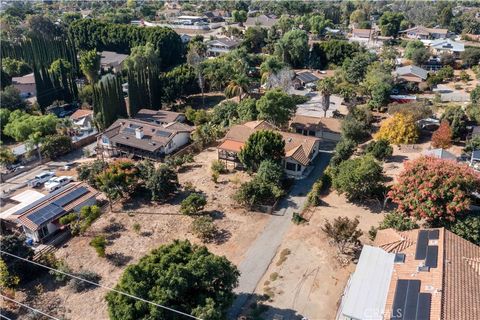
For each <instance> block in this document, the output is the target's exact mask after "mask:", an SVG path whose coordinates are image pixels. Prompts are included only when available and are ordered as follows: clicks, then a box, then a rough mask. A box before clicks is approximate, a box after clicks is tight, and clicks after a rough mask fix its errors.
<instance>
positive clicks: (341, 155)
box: [330, 138, 357, 166]
mask: <svg viewBox="0 0 480 320" xmlns="http://www.w3.org/2000/svg"><path fill="white" fill-rule="evenodd" d="M356 148H357V143H356V142H355V141H353V140H350V139H345V138H342V140H340V141H339V142H338V143H337V145H336V146H335V153H334V155H333V157H332V158H331V159H330V164H331V165H332V166H338V165H339V164H340V163H341V162H342V161H345V160H347V159H348V158H350V157H351V156H352V154H353V152H354V151H355V149H356Z"/></svg>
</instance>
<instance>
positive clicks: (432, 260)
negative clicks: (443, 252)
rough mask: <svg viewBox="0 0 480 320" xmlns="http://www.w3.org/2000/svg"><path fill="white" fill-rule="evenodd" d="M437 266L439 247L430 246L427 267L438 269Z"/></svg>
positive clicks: (426, 261) (426, 260)
mask: <svg viewBox="0 0 480 320" xmlns="http://www.w3.org/2000/svg"><path fill="white" fill-rule="evenodd" d="M437 264H438V246H428V247H427V257H426V259H425V265H426V266H428V267H430V268H436V267H437Z"/></svg>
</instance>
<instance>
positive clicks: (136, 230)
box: [133, 222, 141, 233]
mask: <svg viewBox="0 0 480 320" xmlns="http://www.w3.org/2000/svg"><path fill="white" fill-rule="evenodd" d="M140 229H141V226H140V223H138V222H135V223H134V224H133V231H135V232H136V233H139V232H140Z"/></svg>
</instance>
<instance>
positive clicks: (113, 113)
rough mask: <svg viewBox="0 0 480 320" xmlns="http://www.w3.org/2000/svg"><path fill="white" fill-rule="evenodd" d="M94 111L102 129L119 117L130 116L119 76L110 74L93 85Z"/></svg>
mask: <svg viewBox="0 0 480 320" xmlns="http://www.w3.org/2000/svg"><path fill="white" fill-rule="evenodd" d="M93 112H94V114H95V119H97V120H98V121H99V123H98V124H99V126H100V128H101V129H105V128H107V127H109V126H110V125H111V124H112V123H113V122H115V120H117V119H118V118H125V117H128V113H127V108H126V105H125V99H124V97H123V91H122V80H121V78H120V77H119V76H115V75H112V74H108V75H105V76H103V77H102V79H100V81H98V82H97V83H96V84H94V85H93Z"/></svg>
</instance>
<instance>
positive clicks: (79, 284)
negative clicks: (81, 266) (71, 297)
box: [68, 270, 101, 292]
mask: <svg viewBox="0 0 480 320" xmlns="http://www.w3.org/2000/svg"><path fill="white" fill-rule="evenodd" d="M75 275H76V276H77V277H79V278H82V279H85V280H89V281H92V282H96V283H98V282H99V281H100V279H101V277H100V275H98V274H96V273H95V272H92V271H86V270H83V271H80V272H77V273H75ZM68 286H69V287H70V289H71V290H72V291H73V292H82V291H85V290H88V289H91V288H94V287H95V286H94V285H93V284H91V283H88V282H85V281H81V280H79V279H76V278H72V279H71V280H70V281H69V282H68Z"/></svg>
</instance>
